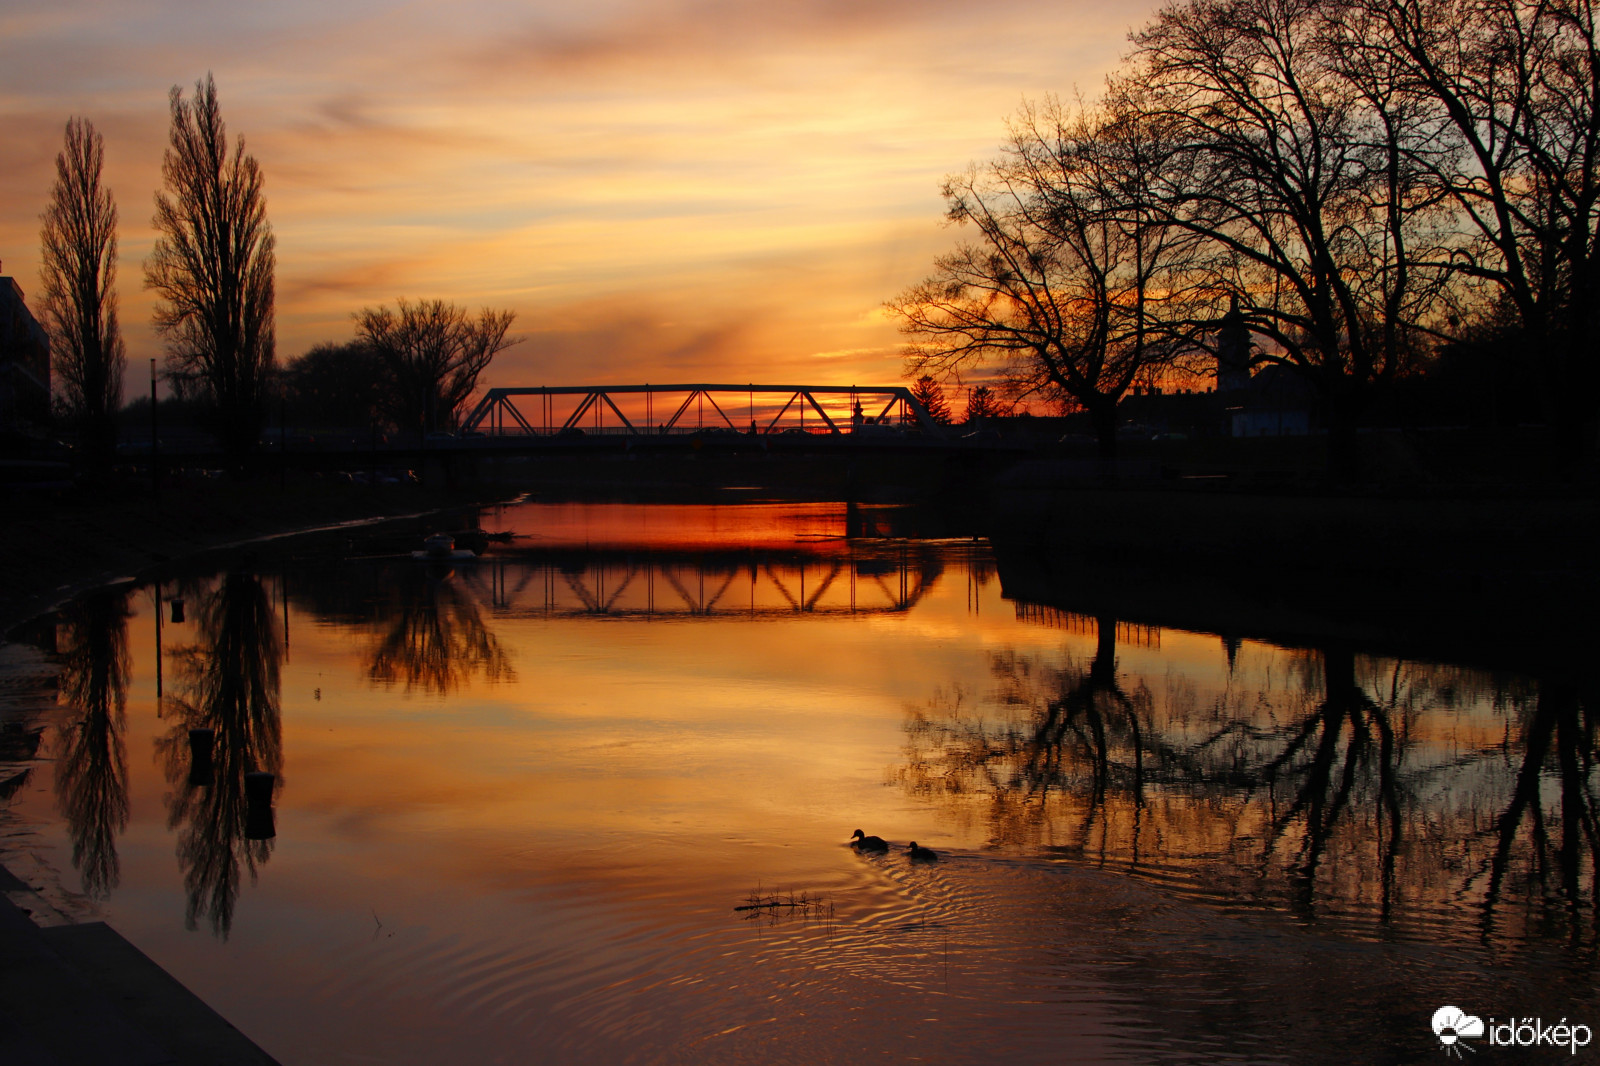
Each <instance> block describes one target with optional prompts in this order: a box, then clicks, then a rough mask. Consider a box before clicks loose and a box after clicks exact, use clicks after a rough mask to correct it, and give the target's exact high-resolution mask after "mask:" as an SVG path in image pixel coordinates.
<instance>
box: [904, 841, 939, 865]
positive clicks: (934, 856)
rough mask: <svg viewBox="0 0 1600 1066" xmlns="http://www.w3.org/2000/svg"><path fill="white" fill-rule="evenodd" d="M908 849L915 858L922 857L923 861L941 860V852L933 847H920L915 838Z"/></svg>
mask: <svg viewBox="0 0 1600 1066" xmlns="http://www.w3.org/2000/svg"><path fill="white" fill-rule="evenodd" d="M906 851H907V852H909V853H910V855H911V857H912V858H913V859H921V860H922V861H923V862H938V861H939V853H938V852H937V851H934V850H933V849H932V848H924V847H919V846H918V845H917V842H916V841H915V840H913V841H912V842H911V846H910V847H909V848H907V849H906Z"/></svg>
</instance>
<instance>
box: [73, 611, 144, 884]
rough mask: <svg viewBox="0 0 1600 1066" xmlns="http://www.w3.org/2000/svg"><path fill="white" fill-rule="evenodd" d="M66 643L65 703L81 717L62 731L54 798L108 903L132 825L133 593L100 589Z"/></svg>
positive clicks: (86, 877)
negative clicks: (120, 848) (123, 838)
mask: <svg viewBox="0 0 1600 1066" xmlns="http://www.w3.org/2000/svg"><path fill="white" fill-rule="evenodd" d="M66 644H67V647H66V649H65V651H64V654H63V656H62V661H61V689H60V700H61V702H62V703H64V704H66V705H67V706H68V707H70V708H72V710H73V711H74V712H76V717H74V718H72V719H70V720H68V721H65V722H63V723H62V726H61V732H60V744H59V751H60V755H59V757H58V759H57V761H56V797H57V799H58V800H59V802H60V804H61V811H62V813H63V815H65V817H66V819H67V831H68V832H69V833H70V834H71V835H72V865H73V866H75V867H77V869H78V871H79V873H81V874H82V875H83V889H84V891H85V892H87V893H88V894H89V895H91V896H97V897H102V898H103V897H105V896H106V895H108V894H109V893H110V892H111V890H112V889H114V888H116V887H117V882H118V880H119V879H120V876H121V864H120V862H119V860H118V858H117V836H118V835H119V834H120V833H121V832H122V831H123V830H124V829H126V828H127V825H128V755H127V750H126V747H125V744H124V738H123V729H124V725H125V721H124V720H125V716H126V708H127V702H128V675H129V672H130V670H131V662H130V658H129V655H128V594H127V593H126V592H123V591H117V590H112V589H100V590H98V591H96V592H92V593H90V594H89V595H87V596H85V597H84V598H83V599H81V600H79V601H78V602H77V603H76V604H74V605H73V607H72V608H71V609H70V610H69V611H68V613H67V617H66Z"/></svg>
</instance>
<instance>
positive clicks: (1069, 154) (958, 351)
mask: <svg viewBox="0 0 1600 1066" xmlns="http://www.w3.org/2000/svg"><path fill="white" fill-rule="evenodd" d="M1155 133H1156V130H1155V127H1153V126H1152V125H1150V124H1147V123H1141V122H1138V121H1133V120H1117V119H1114V118H1113V117H1111V116H1109V115H1108V114H1106V113H1104V112H1099V111H1096V112H1086V111H1085V110H1084V109H1082V108H1079V109H1077V110H1068V109H1065V108H1063V107H1061V106H1060V105H1059V104H1057V103H1056V102H1054V101H1049V102H1047V103H1046V104H1045V105H1044V107H1043V108H1042V109H1040V108H1034V107H1025V108H1024V109H1023V111H1022V113H1021V115H1020V116H1019V118H1018V119H1017V120H1016V121H1015V122H1014V123H1012V128H1011V137H1010V139H1009V142H1008V144H1007V146H1006V148H1005V150H1004V152H1003V153H1002V155H1001V156H1000V157H999V158H998V159H996V160H994V161H992V162H991V163H989V164H988V165H987V166H985V167H983V168H974V169H973V170H970V171H969V172H968V173H966V174H964V175H962V176H960V177H955V178H950V179H948V180H947V181H946V183H945V186H944V196H945V199H946V200H947V201H948V203H949V207H948V211H947V215H948V217H949V218H950V220H951V221H953V222H957V223H962V224H970V225H972V226H974V227H975V228H976V229H977V231H978V235H979V237H980V238H981V240H980V241H979V242H977V243H963V244H962V245H960V246H959V247H958V248H957V249H956V250H955V251H954V252H951V253H950V254H948V255H945V256H942V257H940V258H939V259H938V260H937V261H936V262H935V272H934V274H933V275H932V276H931V277H929V278H928V279H926V280H925V281H923V282H922V283H921V284H919V285H916V286H914V287H912V288H911V289H909V290H907V291H906V292H904V293H902V294H901V295H900V296H899V297H897V298H896V299H895V300H893V301H890V303H889V304H888V307H889V309H890V310H891V311H893V312H894V313H896V314H898V315H899V316H900V318H901V319H902V325H901V330H902V332H904V333H906V334H908V335H910V336H911V337H913V338H915V340H914V341H913V342H912V343H911V344H909V345H908V346H907V349H906V352H907V357H908V362H909V363H910V365H911V368H912V372H913V373H917V372H937V373H950V372H953V371H958V370H959V369H960V368H961V367H963V366H974V365H979V364H982V363H985V362H989V361H993V362H996V363H998V364H999V367H1000V370H1001V373H1002V375H1003V376H1004V377H1005V378H1006V383H1007V386H1008V389H1007V391H1008V392H1011V393H1014V394H1016V395H1018V396H1022V395H1027V394H1029V393H1041V394H1043V395H1045V396H1048V397H1049V398H1051V399H1062V400H1066V401H1067V402H1068V403H1069V404H1072V405H1076V406H1079V407H1081V408H1082V409H1084V410H1086V411H1087V412H1088V413H1089V415H1090V418H1091V419H1092V421H1093V423H1094V427H1095V432H1096V436H1097V437H1098V438H1099V441H1100V449H1101V453H1102V454H1103V455H1106V456H1110V455H1112V454H1113V453H1114V451H1115V448H1116V424H1117V404H1118V403H1119V401H1120V400H1121V399H1122V397H1123V395H1124V394H1126V393H1127V391H1128V389H1129V388H1130V387H1131V386H1132V384H1133V383H1134V382H1135V381H1136V380H1139V379H1141V377H1143V376H1148V375H1149V374H1150V373H1151V372H1152V370H1153V368H1155V367H1156V366H1158V365H1160V364H1161V363H1163V362H1165V361H1168V360H1170V359H1171V358H1172V357H1173V355H1174V353H1175V352H1176V351H1177V348H1176V347H1175V345H1174V344H1172V343H1171V341H1170V334H1169V331H1168V328H1167V327H1166V325H1164V324H1163V321H1164V320H1165V319H1166V318H1168V317H1170V316H1172V315H1173V314H1174V313H1175V312H1174V307H1175V306H1177V305H1178V304H1180V303H1182V302H1183V301H1184V300H1185V299H1187V298H1188V296H1189V295H1190V292H1191V288H1190V285H1189V282H1188V277H1189V275H1190V274H1191V273H1192V266H1191V265H1190V264H1189V259H1190V258H1191V256H1192V252H1193V249H1194V246H1195V244H1196V242H1195V240H1194V239H1193V237H1192V236H1190V235H1189V234H1188V233H1186V232H1183V231H1181V230H1178V229H1175V228H1172V227H1169V226H1166V225H1163V224H1161V223H1160V222H1159V221H1157V220H1156V219H1155V218H1154V217H1153V216H1151V215H1150V213H1149V212H1148V211H1147V210H1146V209H1145V208H1144V206H1143V201H1144V200H1145V199H1147V197H1143V196H1141V195H1139V194H1138V193H1137V192H1136V190H1137V189H1138V188H1140V187H1142V186H1143V185H1144V184H1145V183H1147V182H1148V181H1149V179H1150V176H1149V174H1148V173H1147V172H1146V170H1145V168H1146V167H1147V166H1148V165H1150V163H1151V162H1152V161H1154V159H1155V158H1156V156H1155V155H1154V153H1153V152H1152V151H1151V150H1150V145H1149V144H1148V143H1147V142H1148V141H1149V140H1150V138H1152V137H1153V136H1154V135H1155Z"/></svg>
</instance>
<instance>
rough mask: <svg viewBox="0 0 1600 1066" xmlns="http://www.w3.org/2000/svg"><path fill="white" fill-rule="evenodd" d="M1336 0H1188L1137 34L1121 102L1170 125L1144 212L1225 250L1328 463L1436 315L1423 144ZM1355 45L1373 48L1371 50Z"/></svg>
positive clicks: (1434, 212) (1393, 75)
mask: <svg viewBox="0 0 1600 1066" xmlns="http://www.w3.org/2000/svg"><path fill="white" fill-rule="evenodd" d="M1349 12H1350V8H1349V6H1348V5H1346V4H1344V3H1343V2H1342V0H1190V2H1188V3H1184V4H1181V5H1178V6H1174V7H1171V8H1168V9H1166V10H1165V11H1163V12H1162V13H1161V14H1160V15H1159V16H1157V18H1156V20H1155V21H1154V22H1153V23H1152V24H1151V25H1150V26H1148V27H1147V28H1145V29H1144V30H1142V31H1141V32H1139V33H1138V34H1136V35H1135V38H1134V40H1135V45H1136V50H1135V53H1134V66H1133V68H1132V69H1131V70H1130V71H1129V72H1128V73H1126V74H1124V75H1123V76H1122V77H1121V78H1120V79H1119V82H1118V84H1117V87H1116V89H1115V92H1116V94H1117V96H1118V98H1119V101H1120V106H1121V107H1122V108H1124V109H1127V110H1131V111H1134V112H1138V113H1143V114H1145V115H1147V116H1149V117H1150V119H1151V120H1152V121H1156V122H1159V123H1161V124H1162V125H1163V127H1164V128H1167V129H1169V130H1171V131H1172V132H1173V135H1174V139H1175V142H1176V143H1175V146H1174V148H1173V150H1172V152H1171V154H1170V156H1169V157H1168V159H1167V161H1166V162H1165V163H1164V165H1162V166H1160V167H1158V168H1156V170H1155V173H1156V175H1157V177H1158V183H1157V184H1156V186H1155V187H1154V193H1155V195H1154V196H1153V197H1152V198H1151V199H1150V201H1149V206H1150V208H1151V209H1152V210H1153V211H1154V212H1155V213H1156V214H1157V215H1158V217H1159V218H1160V219H1161V220H1162V221H1164V222H1166V223H1167V224H1169V225H1172V226H1175V227H1179V228H1182V229H1185V230H1187V231H1189V232H1191V233H1193V234H1195V235H1197V236H1200V237H1203V238H1204V239H1205V240H1206V241H1207V242H1209V243H1210V244H1211V245H1212V246H1213V247H1214V248H1215V249H1216V250H1217V251H1218V252H1219V253H1221V255H1222V258H1221V259H1220V263H1221V264H1222V266H1221V268H1220V269H1218V270H1215V271H1214V272H1213V282H1212V284H1213V285H1214V287H1215V288H1217V289H1218V290H1220V291H1223V292H1227V293H1229V294H1230V295H1233V296H1236V297H1237V298H1238V300H1239V304H1240V310H1241V313H1242V314H1243V315H1244V317H1245V322H1246V325H1247V326H1248V328H1249V329H1250V330H1251V332H1252V333H1254V334H1255V335H1256V336H1257V337H1259V338H1262V339H1263V340H1264V341H1265V342H1266V343H1265V344H1263V345H1262V353H1261V356H1260V357H1261V358H1263V359H1266V360H1269V361H1279V362H1282V363H1285V364H1288V365H1291V366H1293V367H1294V368H1296V369H1297V370H1298V371H1300V373H1301V374H1302V375H1304V377H1305V378H1306V379H1307V380H1308V381H1309V382H1310V383H1311V384H1312V385H1313V386H1314V387H1315V388H1316V389H1317V391H1318V393H1319V395H1320V396H1321V399H1322V404H1323V413H1324V418H1325V421H1326V423H1327V428H1328V432H1329V441H1330V451H1331V454H1330V459H1331V462H1332V465H1333V467H1334V468H1335V470H1337V471H1340V472H1342V473H1345V474H1350V473H1353V472H1354V470H1355V469H1356V467H1357V466H1358V457H1357V449H1356V435H1355V434H1356V428H1357V425H1358V422H1359V419H1360V418H1361V416H1362V414H1363V412H1364V411H1365V410H1367V408H1368V407H1369V405H1370V404H1371V402H1372V400H1373V399H1374V397H1375V395H1376V394H1377V393H1379V392H1381V390H1382V389H1384V388H1385V387H1387V386H1388V385H1389V384H1390V383H1391V382H1392V381H1393V380H1394V379H1395V377H1396V376H1397V375H1399V374H1400V373H1401V372H1402V371H1403V370H1404V369H1405V368H1406V366H1407V364H1408V361H1409V360H1410V359H1411V358H1412V357H1413V356H1414V355H1415V354H1416V353H1417V352H1418V351H1419V350H1421V349H1423V348H1425V347H1426V345H1427V344H1428V342H1429V340H1430V339H1431V338H1432V337H1433V336H1434V335H1436V334H1437V333H1438V332H1439V331H1440V329H1441V327H1442V325H1443V320H1444V318H1445V316H1446V314H1447V313H1448V311H1449V304H1448V302H1446V301H1444V300H1443V299H1442V297H1443V295H1444V294H1445V291H1446V283H1447V281H1448V280H1449V276H1450V274H1449V271H1448V270H1447V269H1446V268H1445V259H1446V256H1445V254H1444V252H1443V250H1442V249H1443V248H1444V245H1445V244H1446V243H1447V242H1448V234H1449V230H1448V226H1449V220H1448V217H1447V215H1448V212H1447V211H1446V210H1445V205H1444V203H1443V200H1442V197H1441V196H1440V194H1439V192H1438V190H1437V188H1436V187H1435V183H1433V182H1431V181H1429V180H1428V179H1427V175H1426V174H1425V173H1424V172H1423V168H1422V167H1420V166H1419V165H1418V158H1419V155H1420V150H1419V149H1418V146H1419V145H1425V144H1428V143H1430V142H1431V141H1432V140H1433V135H1434V132H1435V131H1434V130H1433V128H1431V127H1430V122H1431V119H1430V117H1429V116H1427V115H1426V114H1422V113H1419V112H1418V111H1417V110H1416V109H1414V108H1410V107H1408V106H1407V103H1406V100H1405V97H1404V94H1403V93H1402V92H1401V90H1400V85H1399V83H1398V75H1397V72H1396V71H1394V70H1393V69H1392V66H1385V65H1383V64H1381V63H1370V62H1369V63H1367V64H1366V65H1365V66H1361V65H1358V64H1356V63H1354V62H1352V61H1351V59H1350V56H1349V55H1348V54H1347V53H1346V52H1345V51H1344V50H1343V47H1342V46H1343V45H1344V44H1345V43H1346V40H1347V35H1346V33H1345V31H1344V28H1343V20H1344V19H1345V18H1346V17H1347V16H1348V14H1349ZM1369 58H1370V57H1369Z"/></svg>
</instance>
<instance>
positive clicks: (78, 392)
mask: <svg viewBox="0 0 1600 1066" xmlns="http://www.w3.org/2000/svg"><path fill="white" fill-rule="evenodd" d="M104 161H105V146H104V143H103V141H102V139H101V136H100V134H99V133H98V132H97V131H96V130H95V128H94V126H92V125H91V124H90V123H89V122H87V121H85V120H84V119H81V118H74V119H71V120H69V121H68V122H67V129H66V136H65V143H64V144H63V146H62V149H61V152H60V153H59V154H58V155H57V156H56V183H55V187H54V188H53V189H51V192H50V206H49V207H48V208H46V209H45V212H44V214H43V215H42V216H41V221H42V223H43V226H42V228H41V230H40V233H39V243H40V251H41V255H40V258H41V260H42V264H41V267H40V271H39V274H40V280H41V283H42V289H43V300H42V303H41V309H42V311H43V317H44V325H45V329H46V330H47V331H48V332H49V334H50V350H51V353H52V363H53V366H54V370H55V373H56V375H57V378H58V380H59V381H60V383H61V402H62V404H63V406H64V407H65V409H66V412H67V415H68V417H69V418H70V419H71V420H72V421H73V422H74V423H75V424H76V426H77V428H78V431H79V433H80V435H81V442H82V444H83V445H84V447H85V448H86V449H87V450H88V451H89V453H90V454H91V455H94V456H95V457H96V458H97V459H102V460H103V459H105V458H106V457H107V456H109V454H110V448H111V445H112V444H113V443H114V442H115V435H116V428H115V425H114V423H113V418H114V416H115V414H116V411H117V408H118V407H119V406H120V405H121V403H122V371H123V366H124V365H125V364H126V362H127V357H126V354H125V352H124V348H123V343H122V332H121V330H120V329H119V328H118V326H117V292H116V282H117V205H116V202H115V201H114V200H113V199H112V196H111V190H110V189H108V188H106V187H105V186H104V185H102V184H101V183H100V174H101V169H102V166H103V164H104Z"/></svg>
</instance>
